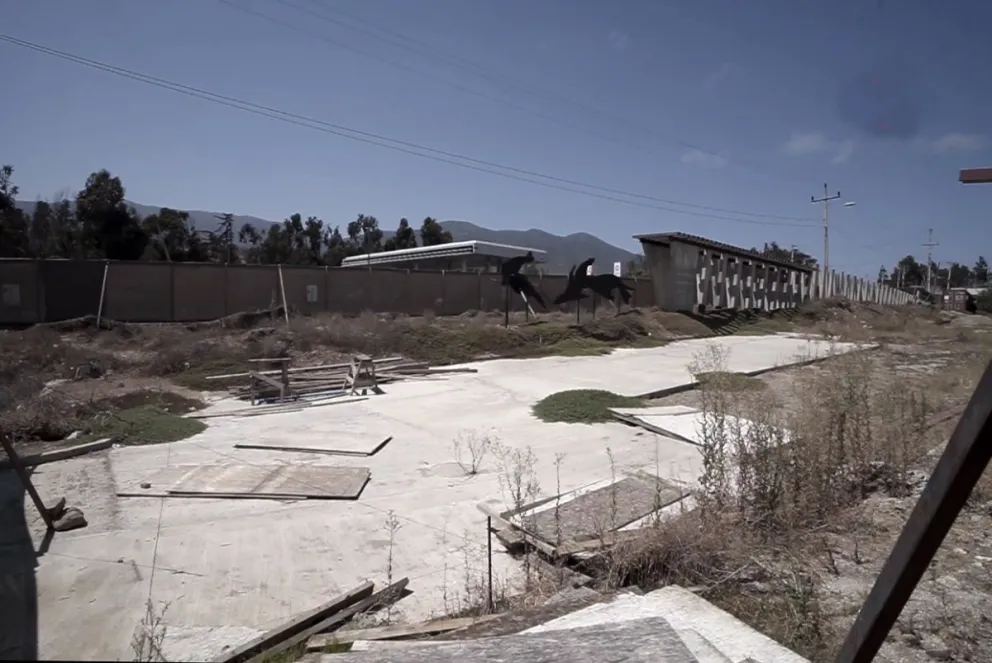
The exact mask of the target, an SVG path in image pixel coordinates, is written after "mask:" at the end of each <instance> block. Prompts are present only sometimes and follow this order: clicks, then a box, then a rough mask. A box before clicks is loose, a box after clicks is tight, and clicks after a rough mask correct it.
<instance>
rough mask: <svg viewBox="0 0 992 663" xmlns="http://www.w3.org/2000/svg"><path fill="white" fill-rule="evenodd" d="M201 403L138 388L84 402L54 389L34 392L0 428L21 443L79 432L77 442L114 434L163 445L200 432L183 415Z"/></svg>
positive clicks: (125, 440)
mask: <svg viewBox="0 0 992 663" xmlns="http://www.w3.org/2000/svg"><path fill="white" fill-rule="evenodd" d="M202 405H203V404H202V403H200V402H199V401H195V400H191V399H187V398H184V397H182V396H179V395H177V394H173V393H171V392H153V391H139V392H132V393H129V394H126V395H124V396H120V397H116V398H110V399H102V400H98V401H92V402H89V401H87V402H82V401H74V400H71V399H69V398H67V397H66V396H64V395H62V394H60V393H58V392H57V391H55V392H51V393H47V394H41V395H39V394H35V395H33V396H31V397H30V398H27V399H25V400H23V401H22V402H21V403H20V404H19V405H18V406H17V407H14V408H12V409H8V410H6V411H4V412H3V413H2V414H0V428H2V429H3V431H4V433H6V434H8V435H10V436H11V437H12V438H13V439H15V440H18V441H22V442H31V441H45V442H53V441H57V440H61V439H64V438H66V437H67V436H69V435H70V434H72V433H79V435H78V436H77V437H76V438H75V439H76V440H77V441H78V442H87V441H91V440H97V439H101V438H105V437H112V438H114V439H115V440H117V441H118V443H120V444H161V443H165V442H176V441H178V440H183V439H185V438H187V437H191V436H193V435H196V434H197V433H200V432H202V431H203V430H204V429H205V428H206V425H205V424H204V423H203V422H202V421H199V420H197V419H188V418H185V417H182V416H181V415H182V414H186V413H188V412H190V411H191V410H195V409H198V408H200V407H202Z"/></svg>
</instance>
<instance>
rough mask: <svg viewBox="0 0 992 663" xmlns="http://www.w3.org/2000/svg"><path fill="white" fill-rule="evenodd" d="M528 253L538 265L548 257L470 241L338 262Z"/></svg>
mask: <svg viewBox="0 0 992 663" xmlns="http://www.w3.org/2000/svg"><path fill="white" fill-rule="evenodd" d="M528 251H529V252H531V253H533V254H534V257H535V258H536V259H537V262H541V261H542V259H543V257H544V256H545V255H546V253H547V252H546V251H542V250H541V249H530V248H527V247H525V246H510V245H509V244H496V243H494V242H483V241H480V240H475V239H473V240H468V241H465V242H449V243H447V244H437V245H434V246H418V247H417V248H415V249H397V250H396V251H380V252H379V253H372V254H363V255H358V256H351V257H349V258H345V259H344V260H343V261H342V262H341V266H342V267H356V266H363V265H382V264H389V263H398V262H410V261H414V260H427V259H430V258H454V257H458V256H468V255H473V254H476V255H484V256H490V257H494V258H514V257H516V256H522V255H525V254H526V253H527V252H528Z"/></svg>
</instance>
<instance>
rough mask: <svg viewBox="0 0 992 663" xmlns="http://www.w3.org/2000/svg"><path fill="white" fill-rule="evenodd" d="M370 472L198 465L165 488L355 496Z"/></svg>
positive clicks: (338, 497) (266, 494) (315, 467)
mask: <svg viewBox="0 0 992 663" xmlns="http://www.w3.org/2000/svg"><path fill="white" fill-rule="evenodd" d="M370 476H371V473H370V472H369V468H367V467H328V466H320V465H304V466H291V465H202V466H199V467H195V468H193V469H191V470H190V471H188V472H187V473H186V474H185V475H184V476H183V477H182V478H181V479H179V480H178V481H177V482H176V483H175V485H173V486H172V487H171V488H169V490H168V492H169V493H170V494H172V495H213V494H223V495H246V496H258V497H272V498H277V497H300V498H307V499H325V500H335V499H336V500H355V499H358V497H359V496H360V495H361V494H362V490H364V488H365V485H366V484H367V483H368V481H369V477H370Z"/></svg>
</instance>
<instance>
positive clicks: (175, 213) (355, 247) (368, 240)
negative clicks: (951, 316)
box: [0, 165, 989, 289]
mask: <svg viewBox="0 0 992 663" xmlns="http://www.w3.org/2000/svg"><path fill="white" fill-rule="evenodd" d="M13 176H14V168H13V166H9V165H7V166H3V167H0V257H5V258H77V259H81V258H89V259H104V258H106V259H110V260H160V261H172V262H229V263H262V264H277V263H281V264H287V265H329V266H332V267H336V266H338V265H340V264H341V261H342V260H344V259H345V258H347V257H349V256H353V255H364V254H366V253H377V252H380V251H393V250H397V249H409V248H415V247H417V246H434V245H437V244H445V243H448V242H451V241H452V236H451V233H450V232H448V231H447V230H445V229H444V227H443V226H442V225H441V224H440V223H438V221H437V220H436V219H434V218H432V217H427V218H426V219H424V220H423V221H422V222H421V224H420V228H419V229H416V230H415V229H414V227H413V226H412V225H411V224H410V222H409V221H407V219H400V221H399V224H398V226H397V228H396V231H395V233H394V234H393V235H392V236H391V237H389V238H388V239H386V238H384V233H383V231H382V229H381V228H380V226H379V221H378V220H377V219H376V218H375V217H374V216H368V215H366V214H359V215H358V217H357V218H356V219H355V220H354V221H351V222H349V223H347V224H346V225H345V226H344V232H342V231H341V226H339V225H331V224H330V223H325V222H324V221H323V220H322V219H320V218H318V217H316V216H308V217H306V218H305V219H304V218H303V215H301V214H293V215H291V216H290V217H289V218H287V219H285V220H284V221H283V222H282V223H277V224H272V225H271V226H269V227H267V228H265V229H259V228H256V227H255V226H252V225H251V224H243V225H242V226H241V227H240V228H236V227H235V218H234V215H233V214H218V215H216V217H217V224H216V226H215V227H213V228H205V229H199V228H196V227H195V225H194V224H193V222H192V221H191V219H190V217H189V214H188V213H186V212H184V211H181V210H176V209H171V208H168V207H163V208H161V209H160V210H159V211H158V212H155V213H153V214H150V215H148V216H146V217H144V218H142V217H140V216H139V215H138V213H137V212H136V210H135V209H134V208H133V207H131V206H130V205H128V204H127V201H126V200H125V189H124V185H123V184H122V183H121V179H120V178H119V177H116V176H114V175H111V174H110V172H108V171H107V170H99V171H97V172H94V173H92V174H91V175H90V176H89V177H88V178H87V179H86V184H85V185H84V186H83V188H82V189H80V190H79V191H78V192H77V193H76V194H75V196H74V197H72V198H70V197H69V196H68V195H67V194H66V193H62V194H59V195H56V196H55V197H54V198H53V199H52V200H50V201H43V200H39V201H38V202H37V203H36V204H35V207H34V210H33V211H32V212H31V213H30V214H27V213H25V212H24V211H23V210H21V209H20V208H19V207H18V206H17V201H16V199H17V194H18V187H17V185H16V184H15V183H14V177H13ZM418 239H419V242H418ZM751 251H752V252H754V253H757V254H760V255H762V256H764V257H766V258H769V259H773V260H778V261H780V262H785V263H790V264H795V265H800V266H804V267H810V268H814V269H815V268H816V267H817V261H816V258H814V257H813V256H811V255H809V254H807V253H804V252H802V251H800V250H798V249H797V248H796V247H791V248H786V247H784V246H779V245H778V244H777V243H776V242H770V243H766V244H764V246H763V247H762V248H760V249H758V248H752V249H751ZM930 271H931V277H930V278H931V284H932V288H933V289H937V288H948V287H950V288H955V287H972V286H974V287H981V286H985V285H988V282H989V266H988V263H987V262H986V260H985V258H984V257H982V256H979V257H978V260H977V261H976V262H975V264H974V265H972V266H968V265H966V264H964V263H959V262H949V263H941V264H937V263H934V262H931V263H930ZM626 273H627V274H629V275H637V276H646V273H647V269H646V266H645V265H644V262H643V259H642V258H640V257H639V258H638V260H636V261H631V262H630V263H628V265H627V269H626ZM878 281H879V282H880V283H885V284H886V285H890V286H892V287H896V288H908V287H913V286H926V284H927V265H926V264H925V263H920V262H918V261H917V260H916V258H914V257H913V256H911V255H908V256H906V257H904V258H902V259H901V260H900V261H899V262H898V263H897V264H896V265H895V266H894V267H892V268H891V269H887V268H886V267H884V266H883V267H881V268H880V269H879V272H878Z"/></svg>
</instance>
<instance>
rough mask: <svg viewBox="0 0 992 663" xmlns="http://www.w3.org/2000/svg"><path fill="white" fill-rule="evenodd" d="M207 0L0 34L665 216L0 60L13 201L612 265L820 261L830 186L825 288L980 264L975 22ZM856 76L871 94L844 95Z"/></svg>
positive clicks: (982, 39) (621, 3) (932, 5)
mask: <svg viewBox="0 0 992 663" xmlns="http://www.w3.org/2000/svg"><path fill="white" fill-rule="evenodd" d="M225 1H226V2H227V3H229V4H224V2H221V1H220V0H169V1H154V0H87V1H85V2H83V1H81V0H4V2H3V4H2V7H0V26H2V28H0V32H2V33H4V34H6V35H9V36H12V37H16V38H18V39H22V40H27V41H30V42H34V43H38V44H41V45H43V46H47V47H51V48H55V49H59V50H61V51H66V52H69V53H72V54H73V55H78V56H82V57H85V58H89V59H92V60H98V61H101V62H104V63H107V64H110V65H115V66H119V67H124V68H127V69H130V70H134V71H137V72H140V73H142V74H147V75H151V76H156V77H159V78H163V79H167V80H170V81H174V82H177V83H181V84H184V85H188V86H193V87H197V88H201V89H205V90H208V91H210V92H214V93H218V94H223V95H227V96H229V97H235V98H239V99H243V100H245V101H249V102H253V103H255V104H260V105H264V106H267V107H271V108H274V109H277V110H280V111H285V112H288V113H292V114H296V115H300V116H305V117H309V118H314V119H317V120H320V121H323V122H330V123H333V124H335V125H339V126H344V127H348V128H351V129H358V130H360V131H365V132H369V133H372V134H377V135H381V136H385V137H388V138H392V139H398V140H402V141H407V142H410V143H415V144H417V145H420V146H425V147H430V148H433V149H436V150H442V151H445V152H450V153H456V154H460V155H464V156H470V157H472V158H475V159H480V160H484V161H490V162H495V163H497V164H500V165H504V166H512V167H515V168H520V169H523V170H527V171H532V172H535V173H540V174H543V175H550V176H553V177H557V178H562V179H565V180H572V181H576V182H582V183H585V184H592V185H595V186H598V187H603V188H606V189H614V190H618V191H623V192H629V193H635V194H639V195H641V196H649V197H653V198H655V199H656V200H651V199H649V198H634V199H631V198H627V197H625V196H620V195H617V194H612V193H604V192H603V191H602V190H591V191H594V192H595V193H597V194H602V195H605V196H609V197H614V198H626V199H627V200H635V201H638V202H640V203H642V204H643V205H646V206H632V205H628V204H624V203H621V202H617V201H615V200H606V199H602V198H596V197H591V196H586V195H582V194H579V193H574V192H571V191H562V190H560V189H555V188H550V187H546V186H537V185H533V184H530V183H526V182H521V181H518V180H513V179H507V178H504V177H500V176H497V175H493V174H490V173H483V172H478V171H473V170H469V169H465V168H462V167H458V166H454V165H451V164H449V163H444V162H439V161H436V160H430V159H426V158H422V157H418V156H413V155H410V154H406V153H402V152H397V151H393V150H389V149H385V148H383V147H380V146H377V145H370V144H367V143H360V142H355V141H353V140H349V139H347V138H342V137H340V136H336V135H332V134H329V133H326V132H322V131H318V130H314V129H309V128H304V127H300V126H297V125H293V124H287V123H284V122H281V121H277V120H273V119H270V118H266V117H260V116H257V115H252V114H249V113H245V112H243V111H239V110H234V109H231V108H228V107H223V106H219V105H216V104H213V103H210V102H206V101H203V100H200V99H194V98H190V97H188V96H184V95H181V94H178V93H176V92H172V91H168V90H164V89H160V88H157V87H152V86H149V85H146V84H143V83H139V82H135V81H133V80H128V79H124V78H120V77H117V76H114V75H111V74H108V73H105V72H103V71H98V70H94V69H91V68H87V67H84V66H80V65H78V64H74V63H70V62H66V61H63V60H59V59H56V58H52V57H50V56H47V55H42V54H39V53H37V52H34V51H31V50H28V49H26V48H22V47H17V46H13V45H11V44H8V43H2V42H0V58H2V62H3V65H4V67H3V69H4V73H5V79H6V80H5V82H6V85H5V92H6V93H7V94H8V95H10V101H8V102H7V103H5V109H4V121H3V122H2V125H0V162H4V163H11V164H13V165H14V166H15V168H16V173H15V179H16V181H17V183H18V184H19V185H20V187H21V197H22V198H33V197H35V196H41V197H49V196H51V195H52V194H54V193H55V192H57V191H59V190H61V189H65V188H69V189H71V190H72V191H75V190H77V189H79V188H80V187H81V186H82V184H83V182H84V180H85V178H86V176H87V175H88V174H89V173H90V172H92V171H93V170H96V169H99V168H107V169H109V170H110V171H111V172H113V173H114V174H116V175H119V176H120V177H121V178H122V180H123V182H124V185H125V186H126V188H127V194H128V198H129V199H131V200H134V201H136V202H140V203H144V204H150V205H168V206H172V207H179V208H187V209H207V210H211V211H230V212H234V213H237V214H251V215H255V216H259V217H262V218H267V219H272V220H279V219H282V218H284V217H286V216H288V215H290V214H292V213H294V212H300V213H302V214H303V215H304V216H307V215H316V216H319V217H321V218H323V219H324V220H325V221H328V222H333V223H340V224H344V223H347V222H348V221H350V220H352V219H353V218H354V217H355V216H356V215H357V214H358V213H359V212H361V213H365V214H372V215H375V216H376V217H377V218H378V219H379V221H380V224H381V225H382V226H383V227H386V228H392V227H394V226H395V225H396V223H397V221H398V220H399V218H400V217H404V216H405V217H408V218H410V219H411V220H416V221H418V222H419V220H421V219H422V218H423V217H425V216H428V215H430V216H435V217H438V218H440V219H463V220H467V221H472V222H473V223H477V224H479V225H483V226H487V227H490V228H521V229H522V228H531V227H536V228H541V229H544V230H547V231H549V232H554V233H557V234H567V233H570V232H578V231H586V232H590V233H593V234H596V235H598V236H600V237H602V238H603V239H605V240H607V241H609V242H611V243H614V244H617V245H619V246H623V247H625V248H629V249H636V248H637V245H636V242H634V241H633V240H632V239H631V236H632V235H634V234H637V233H645V232H664V231H676V230H678V231H684V232H692V233H695V234H699V235H703V236H706V237H710V238H713V239H717V240H721V241H724V242H728V243H732V244H740V245H746V246H751V245H760V244H762V243H763V242H765V241H772V240H775V241H778V242H779V243H780V244H783V245H786V246H789V245H792V244H795V245H797V246H799V247H800V248H801V249H802V250H805V251H807V252H809V253H812V254H814V255H817V256H820V254H821V253H822V227H821V226H820V225H819V219H820V213H821V209H820V207H819V206H814V205H811V204H810V196H811V195H816V196H817V197H819V196H821V195H822V194H823V183H824V181H826V182H828V183H829V185H830V193H831V194H833V193H835V191H836V190H838V189H839V190H840V191H841V193H842V194H843V197H844V199H847V200H856V201H857V205H856V206H854V207H841V206H839V205H835V206H832V208H831V251H830V253H831V261H830V262H831V266H832V267H835V268H837V269H843V270H847V271H850V272H854V273H858V274H863V275H864V274H871V275H874V274H875V273H876V272H877V269H878V266H879V265H880V264H883V263H884V264H886V265H892V264H893V263H894V262H895V261H896V260H897V259H898V258H899V257H901V256H903V255H905V254H907V253H914V254H916V255H917V256H921V257H922V256H923V255H924V254H925V249H923V248H922V247H921V246H920V245H921V244H922V243H923V242H924V241H926V232H927V228H929V227H933V228H934V233H935V240H936V241H938V242H940V245H939V246H938V247H936V248H935V250H934V251H935V253H934V259H935V260H938V261H949V260H958V261H964V262H967V263H972V262H974V260H975V258H976V257H977V255H979V254H980V253H984V254H985V255H986V256H987V257H990V258H992V241H990V240H989V238H990V237H992V233H990V232H989V228H990V211H992V185H989V186H986V187H982V186H977V185H976V186H970V187H965V186H962V185H960V184H958V182H957V173H958V170H959V169H960V168H962V167H969V166H981V165H992V128H990V126H989V124H990V122H992V117H990V116H989V114H988V112H987V109H988V108H989V105H990V104H992V76H990V75H989V73H988V71H987V70H983V69H980V68H979V66H978V63H982V62H984V63H990V62H992V40H990V39H988V33H987V26H988V25H990V24H992V3H988V2H983V0H956V2H955V3H953V7H954V9H955V11H954V12H953V13H952V12H950V11H948V8H949V7H950V4H948V3H938V2H932V1H931V0H835V1H833V2H814V1H813V0H752V1H749V2H743V1H740V0H738V1H735V2H732V1H731V0H692V1H690V0H617V1H616V2H609V3H608V2H605V1H593V0H225ZM230 4H235V5H237V6H238V7H241V8H242V10H238V9H236V8H232V7H231V6H230ZM244 9H247V10H249V11H250V12H256V14H251V13H248V11H244ZM257 14H263V15H264V16H267V17H269V18H268V19H266V18H263V17H260V16H258V15H257ZM284 24H288V26H289V27H287V26H286V25H284ZM968 63H973V64H972V66H969V64H968ZM865 80H868V81H871V82H872V84H874V85H875V86H876V87H874V88H871V89H872V90H874V91H871V92H858V91H857V90H860V89H861V88H860V87H859V82H863V81H865ZM852 90H853V92H852ZM5 96H6V95H5ZM844 100H847V101H844ZM851 100H853V102H851ZM11 102H13V103H11ZM848 102H851V103H854V105H855V110H854V115H856V116H857V117H854V118H852V116H851V113H850V112H848V113H846V114H845V112H844V111H843V110H842V107H843V105H844V104H845V103H848ZM888 106H894V107H895V108H896V110H895V111H892V112H886V111H884V108H883V107H888ZM906 108H908V109H909V110H900V109H906ZM880 109H881V110H880ZM878 113H881V114H882V115H881V116H878V117H876V115H878ZM910 115H911V116H912V118H915V122H908V124H911V125H915V126H910V127H908V128H907V127H905V126H904V125H906V124H907V122H906V121H904V120H905V119H906V117H907V116H910ZM862 116H866V118H867V119H865V118H862V119H861V120H858V119H857V118H859V117H862ZM868 116H870V117H868ZM865 122H870V124H871V126H874V127H878V130H874V131H873V130H870V128H869V127H866V126H863V125H864V124H865ZM415 151H416V150H415ZM434 156H437V155H436V154H435V155H434ZM444 158H447V157H444ZM486 168H490V167H489V166H486ZM504 172H505V171H504ZM515 176H520V177H526V178H529V179H535V178H534V176H533V175H521V174H520V173H519V172H518V173H516V174H515ZM541 181H544V182H546V183H550V184H552V185H554V186H563V187H566V188H569V189H581V187H577V186H576V185H574V184H562V183H561V182H554V181H552V180H541ZM585 190H587V191H590V189H585ZM660 201H668V202H660ZM686 205H691V206H695V207H688V206H686ZM705 208H717V209H719V210H722V211H717V210H716V209H705ZM759 215H767V216H759ZM714 217H716V218H714ZM772 217H787V218H786V219H779V218H772ZM797 219H798V220H797ZM746 221H760V222H764V223H769V222H776V223H783V224H798V225H783V226H776V225H761V224H757V223H748V222H746Z"/></svg>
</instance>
